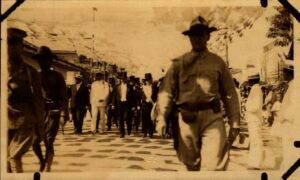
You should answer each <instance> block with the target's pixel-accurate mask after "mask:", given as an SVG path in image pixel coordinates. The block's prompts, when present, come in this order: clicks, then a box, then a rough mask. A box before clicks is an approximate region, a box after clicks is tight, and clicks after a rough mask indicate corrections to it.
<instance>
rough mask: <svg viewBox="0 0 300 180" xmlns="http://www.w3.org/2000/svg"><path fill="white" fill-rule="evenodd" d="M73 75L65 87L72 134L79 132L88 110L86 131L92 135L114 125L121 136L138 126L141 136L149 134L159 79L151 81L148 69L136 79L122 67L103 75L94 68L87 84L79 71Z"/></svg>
mask: <svg viewBox="0 0 300 180" xmlns="http://www.w3.org/2000/svg"><path fill="white" fill-rule="evenodd" d="M75 79H76V84H74V85H71V86H70V87H69V97H70V107H71V114H72V121H73V123H74V130H75V134H78V135H81V134H82V133H83V132H82V125H83V121H84V117H85V116H86V113H87V112H88V113H91V124H90V130H89V133H91V134H92V135H96V134H97V133H100V134H103V133H104V132H105V131H110V130H111V128H112V126H116V127H118V128H119V130H120V137H121V138H123V137H124V136H125V134H127V135H129V136H131V135H133V133H132V131H135V132H138V131H139V128H140V127H142V129H141V131H142V133H143V137H146V136H148V135H149V137H151V138H152V137H153V133H154V131H155V128H154V121H153V119H151V111H152V109H153V105H154V104H155V102H156V99H157V93H158V89H159V87H158V85H159V83H158V82H154V81H153V77H152V74H151V73H146V74H145V78H144V79H142V82H140V78H138V77H134V76H129V77H127V72H126V71H122V72H120V73H118V76H117V77H109V78H106V73H105V72H98V73H96V74H95V80H94V81H93V82H92V83H91V85H90V87H89V86H88V85H87V84H86V83H84V82H85V81H84V79H83V76H82V75H81V74H80V73H77V74H76V75H75ZM160 81H161V80H160ZM160 81H159V82H160ZM125 124H126V125H125ZM99 126H100V127H99ZM125 126H126V128H125ZM125 129H126V132H125Z"/></svg>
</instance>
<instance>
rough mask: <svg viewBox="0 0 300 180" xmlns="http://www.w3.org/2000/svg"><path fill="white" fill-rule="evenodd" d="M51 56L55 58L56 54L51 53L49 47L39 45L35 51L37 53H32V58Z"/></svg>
mask: <svg viewBox="0 0 300 180" xmlns="http://www.w3.org/2000/svg"><path fill="white" fill-rule="evenodd" d="M47 57H48V58H53V59H57V56H56V55H55V54H53V53H52V51H51V49H50V48H49V47H47V46H41V47H40V48H39V50H38V52H37V54H35V55H33V56H32V58H33V59H37V60H39V59H43V58H47Z"/></svg>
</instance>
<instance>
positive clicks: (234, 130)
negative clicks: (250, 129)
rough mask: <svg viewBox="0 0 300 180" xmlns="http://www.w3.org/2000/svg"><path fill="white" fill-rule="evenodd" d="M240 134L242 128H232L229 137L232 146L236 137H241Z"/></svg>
mask: <svg viewBox="0 0 300 180" xmlns="http://www.w3.org/2000/svg"><path fill="white" fill-rule="evenodd" d="M239 133H240V128H230V130H229V135H228V141H229V143H230V146H231V145H232V143H233V142H234V140H235V139H236V137H237V136H238V135H239Z"/></svg>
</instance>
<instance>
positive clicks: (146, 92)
mask: <svg viewBox="0 0 300 180" xmlns="http://www.w3.org/2000/svg"><path fill="white" fill-rule="evenodd" d="M145 83H146V84H145V85H143V86H142V89H143V96H142V131H143V134H144V135H143V137H147V134H149V136H150V138H152V137H153V132H154V125H153V122H152V120H151V110H152V107H153V104H154V100H153V95H154V92H153V87H152V75H151V74H150V73H146V74H145Z"/></svg>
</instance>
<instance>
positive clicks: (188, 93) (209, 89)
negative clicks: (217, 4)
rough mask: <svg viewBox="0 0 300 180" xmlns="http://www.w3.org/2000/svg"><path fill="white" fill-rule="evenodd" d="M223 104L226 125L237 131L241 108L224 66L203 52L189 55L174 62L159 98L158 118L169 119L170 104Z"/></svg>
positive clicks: (218, 60) (219, 60)
mask: <svg viewBox="0 0 300 180" xmlns="http://www.w3.org/2000/svg"><path fill="white" fill-rule="evenodd" d="M215 98H217V99H221V100H222V101H223V103H224V107H225V111H226V114H227V116H228V118H229V122H230V124H231V125H232V126H233V127H239V122H240V108H239V102H238V96H237V93H236V90H235V86H234V82H233V79H232V77H231V74H230V72H229V69H228V68H227V65H226V64H225V62H224V61H223V60H222V59H221V58H220V57H219V56H217V55H215V54H213V53H211V52H209V51H207V50H205V51H202V52H195V51H191V52H188V53H185V54H184V55H182V56H180V57H178V58H176V59H174V60H173V63H172V65H171V67H170V68H169V70H168V72H167V73H166V76H165V78H164V81H163V83H162V85H161V88H160V92H159V95H158V108H159V115H160V116H163V117H164V118H165V119H166V118H167V117H168V115H169V113H170V111H171V109H172V106H173V104H174V103H175V104H176V105H179V106H180V105H182V104H189V103H208V102H210V101H212V100H213V99H215Z"/></svg>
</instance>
